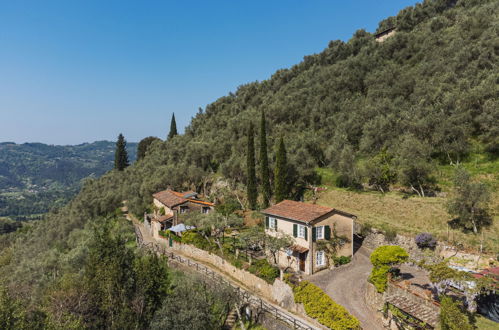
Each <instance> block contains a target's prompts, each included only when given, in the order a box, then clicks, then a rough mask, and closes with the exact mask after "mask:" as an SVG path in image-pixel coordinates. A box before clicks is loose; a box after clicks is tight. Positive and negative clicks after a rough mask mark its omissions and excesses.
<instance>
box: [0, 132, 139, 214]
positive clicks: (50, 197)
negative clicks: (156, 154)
mask: <svg viewBox="0 0 499 330" xmlns="http://www.w3.org/2000/svg"><path fill="white" fill-rule="evenodd" d="M136 149H137V145H136V143H129V144H128V153H129V157H130V160H131V161H133V160H135V154H136ZM114 150H115V143H114V142H109V141H98V142H93V143H84V144H79V145H74V146H55V145H46V144H43V143H24V144H15V143H10V142H4V143H0V216H12V217H14V218H18V219H19V218H20V219H23V218H24V217H26V216H28V217H29V216H30V215H33V214H40V213H45V212H47V211H48V210H49V209H50V208H51V207H60V206H63V205H64V204H66V203H67V202H68V201H69V200H70V199H71V198H73V197H74V196H75V195H76V194H77V193H78V191H79V189H80V188H81V180H83V179H84V178H87V177H94V178H97V177H100V176H101V175H102V174H104V173H105V172H107V171H109V170H110V169H111V168H112V167H113V162H114Z"/></svg>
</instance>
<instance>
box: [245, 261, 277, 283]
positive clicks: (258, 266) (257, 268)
mask: <svg viewBox="0 0 499 330" xmlns="http://www.w3.org/2000/svg"><path fill="white" fill-rule="evenodd" d="M248 271H249V272H250V273H253V274H255V275H256V276H258V277H260V278H263V279H264V280H265V281H267V282H268V283H274V280H275V279H276V278H278V277H279V268H277V267H275V266H272V265H271V264H269V262H268V261H267V259H262V260H257V261H255V262H254V263H253V264H252V265H251V266H249V268H248Z"/></svg>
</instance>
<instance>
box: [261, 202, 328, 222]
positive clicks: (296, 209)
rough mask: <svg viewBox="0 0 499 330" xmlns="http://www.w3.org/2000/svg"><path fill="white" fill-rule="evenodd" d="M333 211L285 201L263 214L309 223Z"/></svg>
mask: <svg viewBox="0 0 499 330" xmlns="http://www.w3.org/2000/svg"><path fill="white" fill-rule="evenodd" d="M333 211H334V209H333V208H330V207H326V206H321V205H316V204H307V203H302V202H295V201H290V200H283V201H282V202H280V203H278V204H276V205H273V206H271V207H269V208H267V209H265V210H263V211H262V213H263V214H268V215H274V216H276V217H282V218H286V219H291V220H296V221H301V222H305V223H309V222H311V221H314V220H316V219H319V218H320V217H323V216H325V215H327V214H329V213H331V212H333Z"/></svg>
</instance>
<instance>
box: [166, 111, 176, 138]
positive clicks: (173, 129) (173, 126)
mask: <svg viewBox="0 0 499 330" xmlns="http://www.w3.org/2000/svg"><path fill="white" fill-rule="evenodd" d="M175 135H178V133H177V122H176V121H175V113H174V114H173V115H172V121H171V123H170V133H168V140H170V139H171V138H172V137H174V136H175Z"/></svg>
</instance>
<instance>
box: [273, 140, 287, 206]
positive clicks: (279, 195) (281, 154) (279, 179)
mask: <svg viewBox="0 0 499 330" xmlns="http://www.w3.org/2000/svg"><path fill="white" fill-rule="evenodd" d="M287 174H288V164H287V159H286V147H285V146H284V139H283V138H282V137H281V141H280V143H279V148H278V149H277V154H276V164H275V168H274V184H275V186H274V192H275V202H276V203H279V202H281V201H282V200H284V199H286V198H287V197H288V187H287V182H286V181H287Z"/></svg>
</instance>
